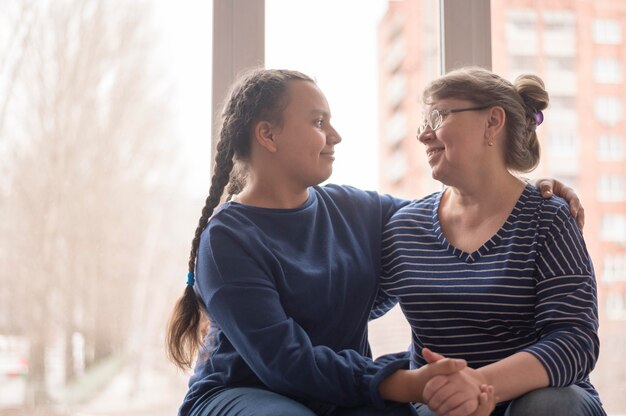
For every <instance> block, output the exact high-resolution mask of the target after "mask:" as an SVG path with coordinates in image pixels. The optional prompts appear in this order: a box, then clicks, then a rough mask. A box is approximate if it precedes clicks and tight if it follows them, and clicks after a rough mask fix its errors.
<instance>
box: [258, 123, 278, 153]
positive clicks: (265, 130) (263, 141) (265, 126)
mask: <svg viewBox="0 0 626 416" xmlns="http://www.w3.org/2000/svg"><path fill="white" fill-rule="evenodd" d="M254 140H256V142H257V143H258V144H259V145H261V147H263V148H264V149H266V150H268V151H270V152H272V153H275V152H276V150H277V147H276V140H274V129H273V126H272V123H270V122H269V121H259V122H257V123H256V124H255V126H254Z"/></svg>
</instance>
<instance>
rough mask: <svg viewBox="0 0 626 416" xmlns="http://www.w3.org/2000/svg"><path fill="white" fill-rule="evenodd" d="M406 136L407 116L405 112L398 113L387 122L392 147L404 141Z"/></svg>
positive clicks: (388, 137)
mask: <svg viewBox="0 0 626 416" xmlns="http://www.w3.org/2000/svg"><path fill="white" fill-rule="evenodd" d="M406 134H407V120H406V114H405V113H404V112H403V111H397V112H396V113H395V114H394V115H393V116H392V117H391V118H390V119H389V121H388V122H387V139H388V140H389V143H390V144H391V145H394V144H396V143H399V142H400V141H402V139H404V138H405V137H406Z"/></svg>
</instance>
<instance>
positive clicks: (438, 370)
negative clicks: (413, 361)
mask: <svg viewBox="0 0 626 416" xmlns="http://www.w3.org/2000/svg"><path fill="white" fill-rule="evenodd" d="M465 367H467V361H465V360H462V359H457V358H443V359H441V360H438V361H435V362H433V363H430V364H428V371H429V377H434V376H445V375H448V374H452V373H456V372H457V371H461V370H462V369H464V368H465Z"/></svg>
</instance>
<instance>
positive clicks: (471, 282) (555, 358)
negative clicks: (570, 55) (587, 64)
mask: <svg viewBox="0 0 626 416" xmlns="http://www.w3.org/2000/svg"><path fill="white" fill-rule="evenodd" d="M423 98H424V103H425V106H426V108H425V120H424V122H423V124H422V125H421V126H420V127H419V129H418V139H419V141H420V142H421V143H422V144H424V147H425V151H426V155H427V157H428V163H429V164H430V166H431V169H432V176H433V178H435V179H437V180H439V181H441V182H442V183H443V184H444V185H446V187H445V190H443V191H442V192H439V193H435V194H433V195H431V196H429V197H426V198H424V199H421V200H418V201H415V202H413V203H411V204H410V205H408V206H406V207H404V208H402V209H400V210H399V211H398V212H397V213H396V214H394V215H393V217H392V218H391V220H390V221H389V222H388V224H387V226H386V228H385V234H384V235H383V237H384V245H383V283H382V288H383V290H384V291H386V292H387V293H388V294H389V295H392V296H395V297H397V298H398V299H399V302H400V304H401V306H402V309H403V311H404V313H405V315H406V317H407V319H408V320H409V322H410V324H411V327H412V337H413V339H412V341H413V350H414V353H413V357H412V359H413V363H414V365H416V366H417V367H419V366H421V365H424V364H426V363H427V362H430V361H432V360H434V359H436V354H433V353H430V352H429V351H428V350H423V348H424V347H428V348H429V349H430V350H433V351H437V352H440V353H441V354H444V355H445V356H447V357H462V358H464V359H466V360H467V361H468V364H469V366H470V367H472V368H467V369H466V370H463V371H461V372H460V373H459V374H457V375H452V376H441V377H436V378H435V379H433V380H431V381H430V382H429V383H428V384H427V386H426V388H425V390H424V398H425V400H426V403H427V405H428V406H429V407H430V409H431V410H432V411H435V412H437V414H440V415H441V414H454V413H453V412H454V409H455V408H458V406H459V405H460V403H462V402H463V401H464V400H466V396H467V395H469V394H472V393H471V392H472V386H479V385H481V384H484V383H488V384H490V385H493V386H494V387H495V391H496V399H497V401H498V402H499V403H500V404H499V405H498V407H497V409H496V412H495V413H494V414H510V415H544V414H550V415H551V416H556V415H566V414H567V415H602V414H604V411H603V409H602V405H601V402H600V400H599V396H598V393H597V392H596V390H595V389H594V387H593V386H592V385H591V383H590V382H589V373H590V371H591V370H592V369H593V367H594V365H595V362H596V360H597V357H598V351H599V342H598V336H597V330H598V315H597V303H596V302H597V301H596V283H595V279H594V272H593V267H592V264H591V259H590V258H589V254H588V252H587V250H586V247H585V242H584V240H583V237H582V235H581V233H580V230H579V228H578V227H577V226H576V223H575V221H574V219H573V218H572V217H571V216H570V215H569V213H568V212H569V209H568V206H567V204H566V203H565V202H564V201H563V200H562V199H560V198H552V199H549V200H546V199H543V198H542V197H541V195H540V192H539V191H538V190H537V188H535V187H534V186H532V185H529V184H527V183H525V182H524V181H522V180H520V179H519V178H518V177H517V176H516V172H528V171H531V170H532V169H534V168H535V167H536V166H537V164H538V162H539V142H538V139H537V134H536V128H537V126H538V125H539V124H541V122H542V121H543V113H542V110H544V109H545V108H546V107H547V105H548V93H547V92H546V91H545V89H544V84H543V82H542V81H541V79H539V78H538V77H536V76H532V75H524V76H520V77H519V78H518V79H517V80H516V81H515V84H511V83H510V82H508V81H506V80H504V79H502V78H501V77H499V76H498V75H496V74H493V73H492V72H490V71H488V70H485V69H482V68H474V67H471V68H463V69H460V70H456V71H453V72H450V73H448V74H447V75H445V76H443V77H441V78H439V79H437V80H435V81H434V82H432V83H431V84H430V85H429V86H428V87H427V88H426V90H425V92H424V97H423ZM476 388H477V387H474V389H476ZM474 391H476V390H474ZM419 411H420V414H424V415H426V414H430V411H429V410H428V409H426V408H425V406H424V407H423V408H421V409H420V410H419ZM450 412H452V413H450Z"/></svg>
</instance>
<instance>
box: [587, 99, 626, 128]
mask: <svg viewBox="0 0 626 416" xmlns="http://www.w3.org/2000/svg"><path fill="white" fill-rule="evenodd" d="M593 110H594V112H595V115H596V118H597V119H598V120H599V121H600V122H602V123H604V124H607V125H609V126H612V125H615V124H617V123H618V122H620V121H622V118H623V117H624V104H623V102H622V100H620V99H619V98H618V97H613V96H603V97H598V98H596V99H595V101H594V103H593Z"/></svg>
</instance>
